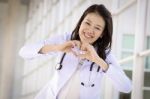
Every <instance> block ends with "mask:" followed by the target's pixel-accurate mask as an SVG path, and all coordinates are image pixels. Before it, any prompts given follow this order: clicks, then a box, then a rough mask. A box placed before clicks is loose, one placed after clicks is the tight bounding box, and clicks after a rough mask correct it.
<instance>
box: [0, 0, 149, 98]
mask: <svg viewBox="0 0 150 99" xmlns="http://www.w3.org/2000/svg"><path fill="white" fill-rule="evenodd" d="M24 1H25V0H0V13H1V14H0V22H1V23H0V45H1V46H2V49H0V58H1V60H0V99H33V98H34V96H35V95H36V94H37V92H38V91H39V90H40V89H41V88H42V87H43V86H44V85H45V84H46V83H47V81H48V80H49V79H51V77H52V75H53V72H54V66H55V64H56V60H57V58H56V57H49V56H47V57H45V58H43V57H40V58H37V59H33V60H23V59H21V58H20V57H19V56H18V51H19V49H20V48H21V46H23V45H24V44H28V43H35V42H37V41H39V40H43V39H46V38H48V37H50V36H53V35H54V34H63V33H66V32H72V30H73V29H74V27H75V25H76V24H77V21H78V20H79V18H80V16H81V15H82V13H83V11H84V10H85V9H86V8H87V7H88V6H89V5H91V4H95V3H98V4H104V5H105V6H106V7H107V8H108V9H109V10H110V11H111V12H112V16H113V22H114V23H113V25H114V28H113V46H112V51H113V53H114V54H115V55H116V57H117V59H118V61H119V62H120V64H121V67H122V68H123V69H124V70H125V72H126V74H127V75H128V76H129V77H130V78H131V79H132V84H133V90H132V93H130V94H123V93H119V92H118V91H117V90H115V89H114V88H113V87H112V85H111V82H110V81H109V79H108V78H104V80H103V84H104V87H103V89H102V92H103V93H102V95H101V96H102V98H103V99H149V97H150V54H149V49H150V1H149V0H74V1H72V0H27V1H28V2H24Z"/></svg>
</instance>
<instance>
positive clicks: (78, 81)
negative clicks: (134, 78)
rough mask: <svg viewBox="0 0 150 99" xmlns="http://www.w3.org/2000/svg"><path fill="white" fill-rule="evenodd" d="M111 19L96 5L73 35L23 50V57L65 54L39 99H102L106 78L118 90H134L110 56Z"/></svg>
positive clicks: (43, 42) (90, 8) (86, 14)
mask: <svg viewBox="0 0 150 99" xmlns="http://www.w3.org/2000/svg"><path fill="white" fill-rule="evenodd" d="M112 31H113V26H112V16H111V13H110V12H109V11H108V10H107V9H106V8H105V6H104V5H98V4H94V5H91V6H90V7H88V8H87V9H86V10H85V12H84V13H83V15H82V16H81V18H80V20H79V22H78V23H77V26H76V27H75V29H74V30H73V32H72V33H70V34H66V35H63V36H56V37H52V38H50V39H48V40H45V41H41V42H39V43H36V44H34V45H25V46H24V47H23V48H22V49H21V50H20V55H21V56H22V57H24V58H35V57H37V56H43V55H45V54H48V55H51V53H56V52H63V55H62V57H61V59H60V62H59V65H58V66H56V71H55V73H54V76H53V78H52V80H51V81H50V82H49V83H48V84H47V85H46V86H45V87H44V88H43V89H42V90H41V91H40V93H39V94H38V95H37V96H36V99H101V98H100V89H101V88H100V84H101V80H102V77H103V76H104V75H106V76H107V77H109V78H110V79H111V80H112V83H113V85H114V87H115V88H116V89H118V90H119V91H121V92H125V93H128V92H130V91H131V82H130V79H129V78H128V77H127V76H126V75H125V73H124V72H123V70H122V69H121V68H120V66H119V64H118V63H117V61H116V58H115V57H114V56H113V55H112V53H111V43H112Z"/></svg>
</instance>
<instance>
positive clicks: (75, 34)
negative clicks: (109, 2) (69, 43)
mask: <svg viewBox="0 0 150 99" xmlns="http://www.w3.org/2000/svg"><path fill="white" fill-rule="evenodd" d="M89 13H97V14H99V15H100V16H102V17H103V19H104V21H105V28H104V30H103V32H102V37H99V38H98V39H97V40H96V41H95V42H94V43H93V46H94V47H95V48H97V53H98V55H99V56H100V57H101V58H102V59H104V60H105V59H106V56H107V54H108V53H109V52H110V50H111V45H112V34H113V25H112V16H111V13H110V12H109V11H108V10H107V8H105V6H104V5H102V4H100V5H98V4H94V5H91V6H90V7H88V8H87V9H86V10H85V12H84V13H83V15H82V16H81V18H80V20H79V21H78V23H77V25H76V27H75V29H74V30H73V31H72V35H71V40H80V37H79V28H80V25H81V23H82V21H83V20H84V18H85V17H86V16H87V15H88V14H89ZM106 50H107V51H106Z"/></svg>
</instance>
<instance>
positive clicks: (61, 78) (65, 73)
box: [19, 34, 131, 99]
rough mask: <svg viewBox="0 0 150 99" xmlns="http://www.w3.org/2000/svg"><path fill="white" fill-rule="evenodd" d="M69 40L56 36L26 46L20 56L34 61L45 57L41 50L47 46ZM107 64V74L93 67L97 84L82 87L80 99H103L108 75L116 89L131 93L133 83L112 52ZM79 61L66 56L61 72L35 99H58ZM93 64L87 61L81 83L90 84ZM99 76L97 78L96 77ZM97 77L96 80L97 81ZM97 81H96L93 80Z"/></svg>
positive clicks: (57, 71) (65, 37) (52, 53)
mask: <svg viewBox="0 0 150 99" xmlns="http://www.w3.org/2000/svg"><path fill="white" fill-rule="evenodd" d="M67 40H70V34H66V35H63V36H61V35H60V36H55V37H51V38H49V39H47V40H45V41H40V42H38V43H36V44H30V45H25V46H23V47H22V48H21V50H20V52H19V54H20V56H22V57H23V58H25V59H32V58H35V57H37V56H43V54H39V53H38V52H39V50H40V49H41V48H42V47H43V46H44V45H46V44H61V43H63V42H65V41H67ZM48 55H56V52H49V53H48ZM106 62H107V63H109V68H108V70H107V72H105V73H104V72H103V71H102V70H101V69H100V72H99V73H97V72H96V70H97V67H98V65H96V64H95V65H94V66H93V70H92V72H91V81H92V83H94V84H95V86H94V87H84V86H82V85H81V86H80V99H101V98H100V89H101V88H100V84H101V80H102V77H103V76H104V75H106V76H107V77H109V78H110V79H111V80H112V83H113V85H114V87H115V88H116V89H118V90H119V91H121V92H125V93H128V92H130V91H131V81H130V79H129V78H128V77H127V76H126V75H125V73H124V71H123V70H122V69H121V68H120V66H119V64H118V63H117V60H116V58H115V57H114V56H113V55H112V53H111V52H110V53H109V54H108V55H107V58H106ZM78 63H79V60H78V58H77V57H76V56H74V55H73V54H71V53H69V54H66V56H65V58H64V61H63V63H62V64H63V67H62V69H61V70H56V71H55V73H54V76H53V78H52V79H51V80H50V81H49V82H48V84H47V85H45V87H44V88H43V89H42V90H41V91H40V92H39V93H38V95H37V96H36V97H35V99H56V98H57V95H58V94H59V92H60V90H61V88H63V86H64V85H65V83H66V82H67V81H68V80H69V78H70V77H71V76H72V74H73V73H74V71H75V70H76V68H77V65H78ZM90 65H91V62H90V61H85V62H84V63H83V65H82V67H81V72H80V80H81V82H85V83H88V79H89V75H90V71H89V68H90ZM96 75H97V76H96ZM95 77H96V79H95ZM93 79H95V80H93Z"/></svg>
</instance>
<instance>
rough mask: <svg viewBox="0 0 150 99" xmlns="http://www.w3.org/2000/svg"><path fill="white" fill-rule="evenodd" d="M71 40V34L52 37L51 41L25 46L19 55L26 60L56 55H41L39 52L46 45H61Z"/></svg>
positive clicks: (54, 53)
mask: <svg viewBox="0 0 150 99" xmlns="http://www.w3.org/2000/svg"><path fill="white" fill-rule="evenodd" d="M69 39H70V34H63V35H55V36H53V37H50V38H49V39H46V40H42V41H39V42H37V43H34V44H25V45H24V46H23V47H22V48H21V49H20V51H19V55H20V56H21V57H23V58H24V59H33V58H35V57H38V56H45V55H56V54H57V53H56V52H49V53H47V54H40V53H39V51H40V49H41V48H42V47H43V46H44V45H48V44H53V45H55V44H61V43H63V42H65V41H67V40H69Z"/></svg>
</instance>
